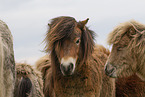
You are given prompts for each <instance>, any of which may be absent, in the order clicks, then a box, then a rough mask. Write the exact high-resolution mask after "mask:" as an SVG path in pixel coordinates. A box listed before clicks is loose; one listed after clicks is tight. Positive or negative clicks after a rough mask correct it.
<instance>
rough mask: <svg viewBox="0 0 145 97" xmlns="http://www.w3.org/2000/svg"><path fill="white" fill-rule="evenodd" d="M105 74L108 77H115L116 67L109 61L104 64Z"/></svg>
mask: <svg viewBox="0 0 145 97" xmlns="http://www.w3.org/2000/svg"><path fill="white" fill-rule="evenodd" d="M105 74H106V75H107V76H109V77H113V78H115V77H116V67H114V66H112V65H111V64H109V63H106V65H105Z"/></svg>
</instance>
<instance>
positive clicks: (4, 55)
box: [0, 20, 15, 97]
mask: <svg viewBox="0 0 145 97" xmlns="http://www.w3.org/2000/svg"><path fill="white" fill-rule="evenodd" d="M14 86H15V60H14V51H13V38H12V35H11V32H10V30H9V28H8V26H7V25H6V23H4V22H3V21H1V20H0V97H13V96H14V95H13V93H14Z"/></svg>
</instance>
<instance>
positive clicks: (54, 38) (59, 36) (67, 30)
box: [45, 16, 95, 62]
mask: <svg viewBox="0 0 145 97" xmlns="http://www.w3.org/2000/svg"><path fill="white" fill-rule="evenodd" d="M48 25H49V30H48V33H47V35H46V38H45V41H46V46H45V49H46V50H45V51H46V52H49V51H51V55H56V54H52V53H55V52H54V50H55V45H57V46H56V47H58V48H61V46H62V43H63V41H64V40H65V39H67V38H69V36H70V35H71V34H72V33H73V32H74V28H75V26H76V25H77V22H76V20H75V19H74V18H73V17H65V16H62V17H58V18H54V19H52V21H51V23H50V24H48ZM78 25H79V26H80V28H81V30H82V31H83V32H82V37H81V47H82V52H83V53H82V54H81V56H80V58H81V59H80V60H81V61H82V62H84V61H85V60H86V59H87V57H88V56H89V55H90V54H91V53H92V52H93V49H94V41H93V39H94V35H95V33H94V32H93V31H92V30H90V29H88V28H87V27H85V28H84V27H83V25H82V24H81V23H80V22H78ZM54 57H55V56H54ZM51 58H52V57H51Z"/></svg>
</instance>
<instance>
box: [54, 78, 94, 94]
mask: <svg viewBox="0 0 145 97" xmlns="http://www.w3.org/2000/svg"><path fill="white" fill-rule="evenodd" d="M54 86H55V87H54V89H55V90H54V91H55V94H60V95H65V97H73V96H74V95H76V96H74V97H77V96H79V97H81V95H84V94H91V93H92V92H94V91H95V89H94V88H93V83H91V82H89V79H88V78H87V77H82V78H79V79H71V80H70V79H67V80H61V81H59V83H56V84H55V83H54ZM60 97H61V96H60Z"/></svg>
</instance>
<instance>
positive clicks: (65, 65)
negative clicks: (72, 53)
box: [60, 57, 76, 76]
mask: <svg viewBox="0 0 145 97" xmlns="http://www.w3.org/2000/svg"><path fill="white" fill-rule="evenodd" d="M75 65H76V59H75V58H73V57H67V58H65V57H63V58H62V59H61V64H60V70H61V72H62V74H63V75H64V76H70V75H72V74H73V73H74V71H75V67H76V66H75Z"/></svg>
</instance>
